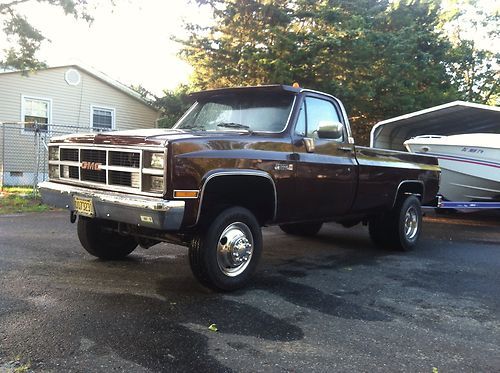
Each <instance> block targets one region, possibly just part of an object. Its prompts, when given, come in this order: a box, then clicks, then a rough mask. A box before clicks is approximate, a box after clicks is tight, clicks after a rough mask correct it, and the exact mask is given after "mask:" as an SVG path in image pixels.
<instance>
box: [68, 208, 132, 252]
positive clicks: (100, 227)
mask: <svg viewBox="0 0 500 373" xmlns="http://www.w3.org/2000/svg"><path fill="white" fill-rule="evenodd" d="M113 224H114V223H113V222H111V221H109V220H103V219H91V218H86V217H84V216H80V217H79V218H78V226H77V232H78V239H79V240H80V243H81V244H82V246H83V248H84V249H85V250H87V252H88V253H89V254H91V255H93V256H95V257H98V258H101V259H105V260H116V259H123V258H125V257H126V256H127V255H129V254H130V253H131V252H132V251H134V250H135V248H136V247H137V241H136V239H135V238H134V237H131V236H123V235H121V234H118V233H116V232H113V231H111V229H112V228H113Z"/></svg>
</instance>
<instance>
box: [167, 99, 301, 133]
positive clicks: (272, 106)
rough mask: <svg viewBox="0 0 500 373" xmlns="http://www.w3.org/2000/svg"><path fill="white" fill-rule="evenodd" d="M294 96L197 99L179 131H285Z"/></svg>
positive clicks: (177, 127) (180, 122) (176, 126)
mask: <svg viewBox="0 0 500 373" xmlns="http://www.w3.org/2000/svg"><path fill="white" fill-rule="evenodd" d="M292 104H293V96H292V95H289V94H282V95H280V94H276V93H274V94H262V93H261V94H259V95H256V94H228V95H221V96H215V97H207V98H203V99H200V100H198V101H197V102H196V103H195V104H194V105H193V106H192V107H191V109H190V110H189V111H188V114H187V115H185V116H184V117H183V118H181V120H180V121H179V122H177V124H176V125H175V126H174V128H176V129H183V130H192V131H235V130H237V131H248V132H253V131H265V132H281V131H283V130H284V129H285V126H286V123H287V120H288V117H289V114H290V110H291V109H292Z"/></svg>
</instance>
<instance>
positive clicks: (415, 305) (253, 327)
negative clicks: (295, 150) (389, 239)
mask: <svg viewBox="0 0 500 373" xmlns="http://www.w3.org/2000/svg"><path fill="white" fill-rule="evenodd" d="M186 254H187V250H186V249H185V248H183V247H179V246H174V245H166V244H161V245H158V246H156V247H153V248H151V249H149V250H143V249H138V250H137V251H135V252H134V253H133V254H132V255H131V257H130V259H128V260H125V261H119V262H104V261H100V260H97V259H94V258H93V257H91V256H89V255H88V254H86V253H85V252H84V250H83V249H82V248H81V247H80V245H79V243H78V239H77V238H76V226H75V225H71V224H70V223H69V219H68V214H67V213H64V212H51V213H40V214H26V215H16V216H0V372H5V371H12V370H13V369H14V368H15V367H18V368H26V370H32V371H35V372H63V371H64V372H110V371H127V372H159V371H167V372H168V371H203V372H209V371H210V372H219V371H220V372H222V371H265V372H309V371H317V372H326V371H329V372H331V371H349V372H352V371H354V372H358V371H366V372H376V371H380V372H393V371H404V372H409V371H413V372H416V371H418V372H432V371H433V368H437V369H438V371H439V372H459V371H464V372H472V371H474V372H493V371H500V221H499V220H498V219H491V220H490V221H468V220H463V219H462V220H453V219H452V220H449V219H437V218H431V219H426V222H425V226H424V235H423V237H422V240H421V245H420V247H419V248H418V250H416V251H414V252H411V253H403V254H401V253H391V252H381V251H378V250H376V249H374V248H373V247H372V245H371V243H370V241H369V239H368V233H367V230H366V227H362V226H357V227H354V228H351V229H345V228H342V227H341V226H337V225H335V224H328V225H325V226H324V227H323V229H322V230H321V232H320V233H319V235H318V236H317V237H314V238H309V239H305V238H296V237H292V236H287V235H285V234H284V233H282V232H281V231H280V230H279V229H278V228H274V227H273V228H266V229H265V230H264V256H263V259H262V262H261V265H260V267H259V271H258V273H257V275H256V278H255V281H254V283H253V285H252V286H251V287H249V288H247V289H245V290H242V291H239V292H236V293H231V294H217V293H213V292H211V291H209V290H206V289H205V288H203V287H201V286H200V285H198V283H197V282H196V281H195V279H194V278H193V276H192V275H191V272H190V270H189V266H188V260H187V255H186ZM211 324H215V325H216V328H217V331H214V330H211V329H210V328H209V326H210V325H211ZM212 329H215V328H214V327H212ZM28 364H29V369H28Z"/></svg>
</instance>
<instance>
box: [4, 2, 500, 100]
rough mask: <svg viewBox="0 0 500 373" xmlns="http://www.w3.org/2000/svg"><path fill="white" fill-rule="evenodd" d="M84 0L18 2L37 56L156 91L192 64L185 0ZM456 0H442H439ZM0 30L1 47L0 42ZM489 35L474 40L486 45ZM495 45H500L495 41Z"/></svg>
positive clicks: (192, 15) (192, 10)
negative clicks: (65, 7) (82, 1)
mask: <svg viewBox="0 0 500 373" xmlns="http://www.w3.org/2000/svg"><path fill="white" fill-rule="evenodd" d="M0 1H2V0H0ZM114 1H115V4H116V5H115V6H112V5H111V0H89V1H88V2H89V4H90V5H91V6H92V7H93V8H94V9H93V10H92V11H91V13H92V15H93V16H94V18H95V20H94V22H93V23H92V24H91V25H89V24H88V23H86V22H84V21H82V20H80V21H77V20H75V19H74V18H73V17H72V16H65V15H64V12H63V11H62V9H58V8H57V7H54V6H50V5H47V4H39V3H37V2H35V1H31V2H29V3H28V4H24V5H23V6H22V7H19V8H18V10H19V11H20V12H21V13H23V14H25V15H26V17H27V18H28V20H29V21H30V22H31V23H32V24H33V25H34V26H36V27H37V28H38V29H39V30H40V31H41V32H42V33H43V34H44V35H45V36H46V37H47V38H48V39H49V40H50V41H51V42H50V43H49V42H45V43H44V44H43V46H42V48H41V50H40V51H39V53H38V57H39V59H41V60H44V61H46V62H47V63H48V65H49V66H60V65H67V64H75V63H76V64H81V65H82V66H87V67H92V68H94V69H96V70H98V71H100V72H102V73H104V74H106V75H108V76H109V77H111V78H113V79H115V80H118V81H119V82H121V83H123V84H126V85H139V84H140V85H142V86H143V87H144V88H146V89H148V90H149V91H151V92H153V93H154V94H156V95H160V96H161V95H162V92H163V90H164V89H173V88H175V87H176V86H177V85H178V84H179V83H183V82H187V81H188V79H189V75H190V73H191V68H190V66H189V65H187V64H186V63H185V62H183V61H182V60H181V59H180V58H179V57H178V56H177V53H178V50H179V45H178V44H177V43H175V42H173V41H172V40H171V37H172V36H177V37H182V36H184V35H185V31H184V29H183V27H182V25H183V21H185V20H187V21H190V22H194V23H197V24H209V23H210V15H209V13H208V12H207V11H206V9H200V8H198V7H197V6H196V5H194V4H192V3H190V2H189V1H188V0H114ZM479 1H480V3H481V5H482V7H484V9H490V10H491V9H498V8H499V7H500V0H479ZM454 2H455V0H443V4H446V3H450V4H452V3H454ZM3 37H4V35H3V33H0V49H3V48H2V46H3V45H5V40H4V39H2V38H3ZM491 43H492V41H490V40H484V38H483V39H481V40H479V44H480V45H481V46H482V47H486V48H491V47H494V46H493V45H491ZM496 47H497V48H498V49H499V50H500V46H499V45H497V46H496Z"/></svg>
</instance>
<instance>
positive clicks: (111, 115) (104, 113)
mask: <svg viewBox="0 0 500 373" xmlns="http://www.w3.org/2000/svg"><path fill="white" fill-rule="evenodd" d="M92 128H93V129H95V130H98V131H106V130H112V129H114V128H115V109H109V108H103V107H98V106H92Z"/></svg>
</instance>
